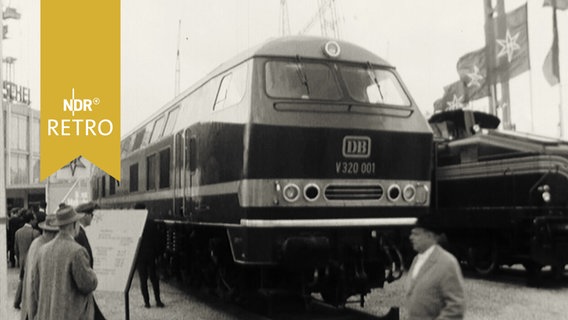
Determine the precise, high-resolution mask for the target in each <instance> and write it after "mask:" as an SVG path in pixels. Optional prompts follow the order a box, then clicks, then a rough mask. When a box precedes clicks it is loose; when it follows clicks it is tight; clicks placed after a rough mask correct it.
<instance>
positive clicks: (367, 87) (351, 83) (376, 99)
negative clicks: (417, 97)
mask: <svg viewBox="0 0 568 320" xmlns="http://www.w3.org/2000/svg"><path fill="white" fill-rule="evenodd" d="M341 75H342V77H343V79H344V80H345V84H346V85H347V91H348V92H349V95H350V96H351V98H353V99H354V100H355V101H359V102H363V103H372V104H388V105H395V106H410V100H409V99H408V96H407V95H406V93H405V92H404V90H403V89H402V85H401V84H400V82H399V81H398V79H397V78H396V76H395V75H394V74H393V73H392V72H390V71H388V70H384V69H376V68H372V67H371V66H366V67H351V66H342V67H341Z"/></svg>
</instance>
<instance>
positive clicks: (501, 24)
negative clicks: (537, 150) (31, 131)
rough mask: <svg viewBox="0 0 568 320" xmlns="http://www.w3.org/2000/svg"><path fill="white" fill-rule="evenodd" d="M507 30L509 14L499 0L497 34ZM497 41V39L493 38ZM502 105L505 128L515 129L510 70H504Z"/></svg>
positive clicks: (502, 0) (503, 3) (503, 2)
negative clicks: (512, 117) (510, 90)
mask: <svg viewBox="0 0 568 320" xmlns="http://www.w3.org/2000/svg"><path fill="white" fill-rule="evenodd" d="M506 31H507V15H506V13H505V1H504V0H498V1H497V34H498V35H503V34H505V32H506ZM493 41H495V39H493ZM501 107H502V108H503V129H505V130H511V129H513V123H512V121H511V99H510V98H509V72H508V70H506V71H503V78H502V79H501Z"/></svg>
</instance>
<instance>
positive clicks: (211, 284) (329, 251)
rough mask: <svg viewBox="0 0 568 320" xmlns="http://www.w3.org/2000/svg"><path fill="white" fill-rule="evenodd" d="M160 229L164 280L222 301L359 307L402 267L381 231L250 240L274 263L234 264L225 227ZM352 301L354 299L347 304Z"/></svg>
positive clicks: (277, 235) (298, 234)
mask: <svg viewBox="0 0 568 320" xmlns="http://www.w3.org/2000/svg"><path fill="white" fill-rule="evenodd" d="M162 227H163V231H164V232H165V237H166V239H167V241H166V243H167V247H166V253H165V255H164V257H165V259H164V260H163V267H164V270H165V273H166V276H175V277H177V278H178V281H180V282H182V283H184V284H185V285H189V286H192V287H199V288H207V290H209V291H210V292H212V293H214V294H216V295H217V296H219V297H221V298H222V299H227V300H233V301H241V302H243V301H247V300H251V299H250V298H251V297H254V296H257V295H263V296H270V295H272V294H283V293H286V294H291V295H295V296H297V297H300V298H302V299H303V300H304V302H305V303H308V302H309V301H311V299H313V298H314V296H313V295H312V294H315V293H320V295H321V298H322V299H323V301H324V302H326V303H328V304H331V305H334V306H343V305H345V304H346V303H348V302H357V303H359V304H360V305H361V306H363V304H364V301H365V300H364V298H365V295H366V294H368V293H369V292H370V291H371V289H373V288H381V287H383V284H384V282H385V281H387V282H391V281H394V280H396V279H398V278H400V277H401V276H402V270H403V268H404V267H403V265H404V263H403V257H402V254H401V252H400V250H399V248H397V246H396V245H395V239H396V238H395V237H396V236H400V235H397V234H386V233H381V232H380V230H370V229H369V230H365V232H363V231H362V230H357V232H353V230H351V232H346V231H345V230H341V231H335V230H321V231H320V232H317V233H315V232H313V231H310V232H309V233H304V232H298V230H294V231H287V232H272V234H273V238H270V239H255V240H254V243H252V242H251V244H252V245H257V244H261V243H262V244H271V247H272V248H273V249H274V250H273V251H274V255H273V257H275V259H274V260H273V261H264V262H262V263H257V262H254V261H244V262H243V261H238V260H237V262H235V259H234V251H233V250H232V246H233V247H234V244H231V243H230V240H229V239H230V236H228V235H229V234H230V233H229V232H227V230H226V229H224V228H214V227H195V226H192V225H189V224H171V225H168V224H164V225H162ZM363 234H364V236H363ZM398 239H400V238H398ZM398 239H396V240H398ZM397 243H400V242H397ZM339 244H340V245H339ZM260 250H261V251H262V250H263V249H262V248H260ZM353 296H355V297H358V299H356V300H353V301H351V300H348V299H349V298H350V297H353Z"/></svg>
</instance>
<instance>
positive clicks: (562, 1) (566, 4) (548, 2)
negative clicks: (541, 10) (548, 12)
mask: <svg viewBox="0 0 568 320" xmlns="http://www.w3.org/2000/svg"><path fill="white" fill-rule="evenodd" d="M542 6H543V7H547V6H550V7H553V8H556V9H560V10H566V9H568V0H556V1H554V0H544V3H543V4H542Z"/></svg>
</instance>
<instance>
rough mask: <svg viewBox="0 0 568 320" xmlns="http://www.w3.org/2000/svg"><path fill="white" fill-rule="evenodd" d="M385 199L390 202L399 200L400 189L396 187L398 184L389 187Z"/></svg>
mask: <svg viewBox="0 0 568 320" xmlns="http://www.w3.org/2000/svg"><path fill="white" fill-rule="evenodd" d="M387 198H388V199H389V200H390V201H392V202H394V201H396V200H398V198H400V187H399V186H398V184H393V185H391V186H390V187H389V189H388V191H387Z"/></svg>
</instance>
